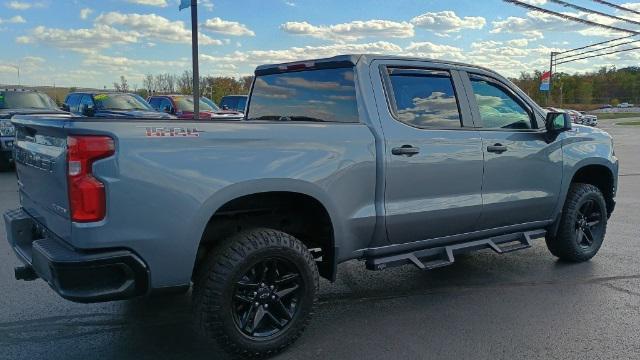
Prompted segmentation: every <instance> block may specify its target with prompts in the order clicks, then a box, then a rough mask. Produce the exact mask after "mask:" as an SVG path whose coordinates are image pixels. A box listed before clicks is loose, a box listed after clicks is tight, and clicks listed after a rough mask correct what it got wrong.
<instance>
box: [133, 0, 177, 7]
mask: <svg viewBox="0 0 640 360" xmlns="http://www.w3.org/2000/svg"><path fill="white" fill-rule="evenodd" d="M127 2H130V3H132V4H138V5H149V6H158V7H167V5H168V4H167V0H127Z"/></svg>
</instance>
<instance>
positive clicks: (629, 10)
mask: <svg viewBox="0 0 640 360" xmlns="http://www.w3.org/2000/svg"><path fill="white" fill-rule="evenodd" d="M591 1H593V2H597V3H598V4H602V5H606V6H610V7H612V8H614V9H618V10H621V11H627V12H630V13H634V14H636V15H640V11H636V10H633V9H629V8H626V7H624V6H620V5H618V4H614V3H612V2H609V1H604V0H591Z"/></svg>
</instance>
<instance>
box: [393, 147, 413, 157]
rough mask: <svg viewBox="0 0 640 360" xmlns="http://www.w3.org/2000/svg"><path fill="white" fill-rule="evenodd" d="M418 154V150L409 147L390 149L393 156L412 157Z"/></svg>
mask: <svg viewBox="0 0 640 360" xmlns="http://www.w3.org/2000/svg"><path fill="white" fill-rule="evenodd" d="M419 152H420V148H417V147H414V146H411V145H402V146H401V147H396V148H393V149H391V153H392V154H393V155H406V156H413V155H415V154H417V153H419Z"/></svg>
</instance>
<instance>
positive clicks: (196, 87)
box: [178, 0, 200, 120]
mask: <svg viewBox="0 0 640 360" xmlns="http://www.w3.org/2000/svg"><path fill="white" fill-rule="evenodd" d="M187 7H191V57H192V61H193V86H192V87H193V119H194V120H197V119H199V118H200V71H199V69H198V0H180V5H179V6H178V11H181V10H182V9H186V8H187Z"/></svg>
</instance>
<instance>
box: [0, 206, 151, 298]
mask: <svg viewBox="0 0 640 360" xmlns="http://www.w3.org/2000/svg"><path fill="white" fill-rule="evenodd" d="M4 221H5V226H6V230H7V240H8V241H9V244H10V245H11V247H12V248H13V250H14V252H15V253H16V255H17V256H18V258H19V259H20V260H21V261H22V262H23V263H24V264H25V265H26V269H27V270H28V271H26V272H27V273H35V275H36V276H37V277H39V278H41V279H43V280H45V281H46V282H47V283H48V284H49V285H50V286H51V288H53V290H55V291H56V292H57V293H58V294H59V295H60V296H62V297H63V298H65V299H67V300H71V301H75V302H83V303H90V302H104V301H112V300H123V299H128V298H132V297H135V296H140V295H144V294H146V293H147V292H148V289H149V271H148V269H147V266H146V265H145V263H144V262H143V261H142V260H141V259H140V258H139V257H138V256H137V255H136V254H134V253H133V252H131V251H129V250H124V249H116V250H113V249H108V250H92V251H81V250H78V249H74V248H72V247H71V246H69V245H68V244H66V243H65V242H64V241H62V240H60V239H58V238H56V236H55V235H53V234H50V233H48V232H47V230H46V229H44V228H43V227H42V226H41V225H40V224H39V223H38V222H37V221H35V220H34V219H33V218H32V217H31V216H30V215H29V214H27V213H26V212H25V211H24V210H22V209H16V210H11V211H8V212H6V213H5V214H4ZM18 270H20V271H18ZM19 272H20V273H21V274H24V273H25V268H22V269H16V276H17V275H18V273H19Z"/></svg>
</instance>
